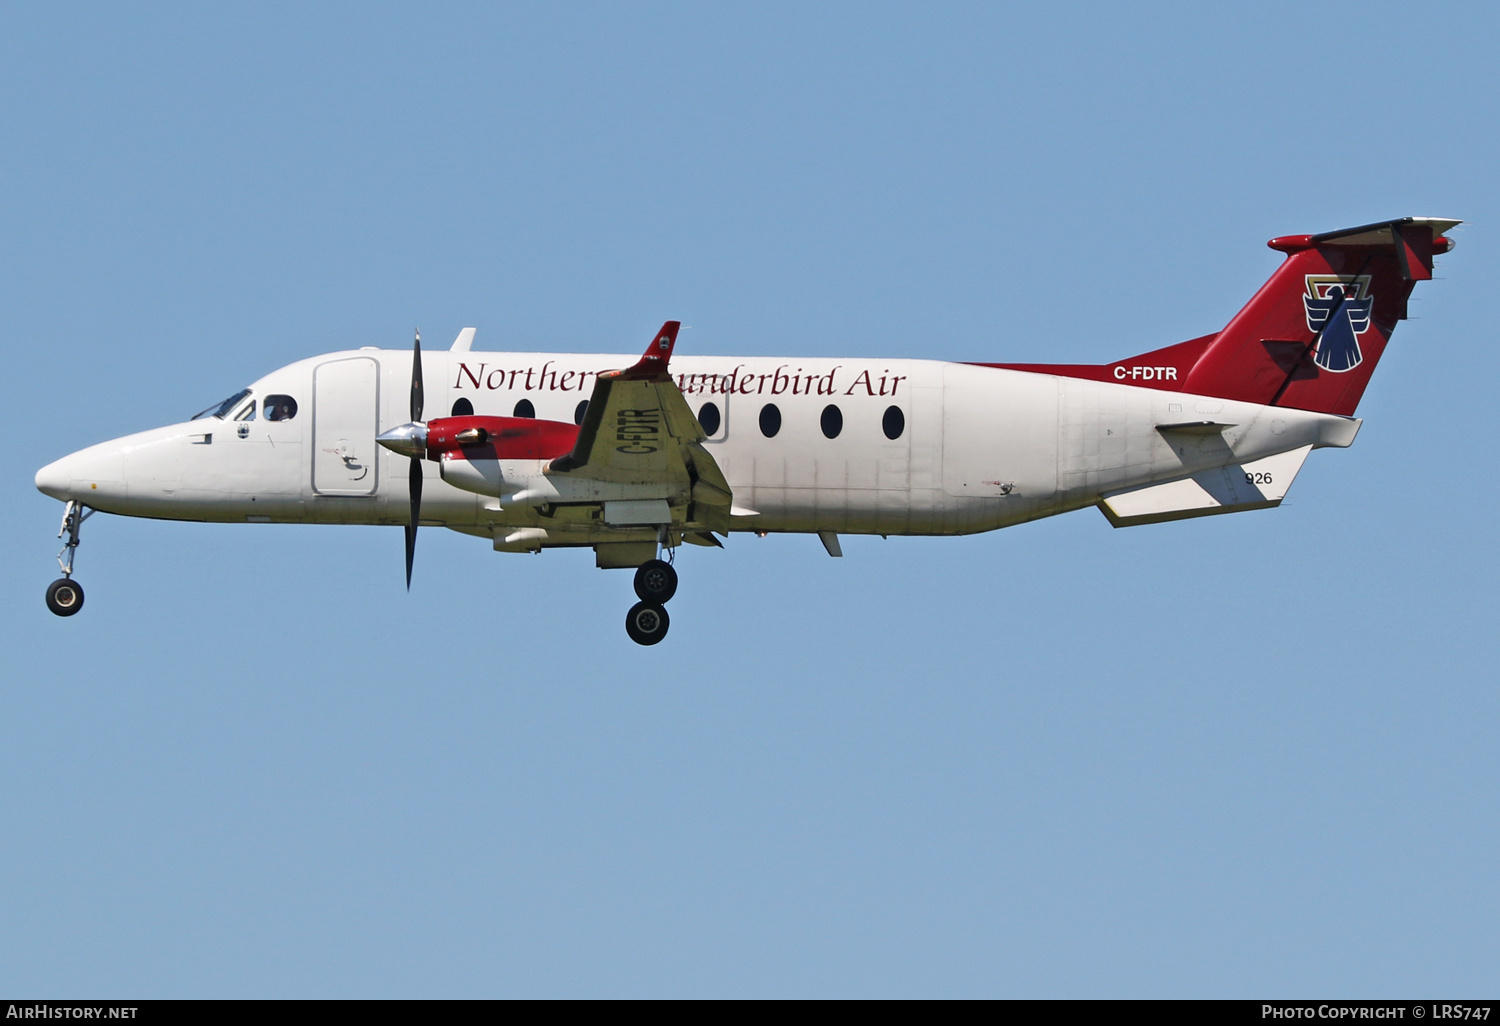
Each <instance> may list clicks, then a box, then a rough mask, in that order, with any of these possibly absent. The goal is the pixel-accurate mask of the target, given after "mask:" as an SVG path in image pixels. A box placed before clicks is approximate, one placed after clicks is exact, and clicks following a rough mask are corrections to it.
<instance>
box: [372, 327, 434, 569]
mask: <svg viewBox="0 0 1500 1026" xmlns="http://www.w3.org/2000/svg"><path fill="white" fill-rule="evenodd" d="M375 441H377V442H379V443H380V444H381V445H383V446H385V447H386V448H387V449H389V450H391V451H392V452H397V453H400V454H401V455H403V456H410V457H411V464H410V469H408V470H407V472H406V487H407V491H408V492H409V493H410V494H411V514H410V516H409V517H408V518H407V521H406V590H407V591H410V590H411V566H412V561H413V560H414V559H415V558H416V555H417V525H418V524H419V523H421V519H422V460H423V458H424V457H425V456H426V455H427V425H426V424H424V423H423V422H422V332H421V331H420V330H419V331H418V332H417V337H416V339H415V341H413V342H412V344H411V422H410V423H408V424H402V425H401V426H400V427H394V428H391V429H390V430H389V431H385V432H382V433H381V434H379V435H376V436H375Z"/></svg>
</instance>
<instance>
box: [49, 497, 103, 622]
mask: <svg viewBox="0 0 1500 1026" xmlns="http://www.w3.org/2000/svg"><path fill="white" fill-rule="evenodd" d="M93 515H94V511H93V510H91V509H88V508H86V507H84V506H83V505H82V504H80V503H77V502H70V503H68V505H67V506H66V507H65V508H64V509H63V519H62V529H61V530H59V531H58V532H57V536H58V537H59V538H64V537H66V538H67V541H65V542H63V547H62V550H61V551H60V552H58V554H57V566H58V568H59V569H60V570H62V577H61V578H59V579H58V580H55V581H53V582H52V583H51V584H49V585H47V608H48V609H50V610H52V612H53V613H55V614H57V615H58V616H72V615H73V614H74V613H76V612H78V611H79V610H80V609H82V608H83V586H82V585H80V584H79V583H78V582H77V581H75V580H73V554H74V553H76V552H77V551H78V532H79V529H80V528H81V527H82V526H83V522H84V521H85V520H87V519H88V518H89V517H91V516H93Z"/></svg>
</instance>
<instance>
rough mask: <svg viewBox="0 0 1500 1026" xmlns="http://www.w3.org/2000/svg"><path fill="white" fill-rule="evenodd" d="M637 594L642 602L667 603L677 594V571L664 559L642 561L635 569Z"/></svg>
mask: <svg viewBox="0 0 1500 1026" xmlns="http://www.w3.org/2000/svg"><path fill="white" fill-rule="evenodd" d="M635 594H636V597H637V598H639V599H640V600H641V601H642V602H654V603H656V604H657V605H665V604H666V602H667V600H668V599H670V598H671V597H672V596H673V595H675V594H677V571H676V570H673V569H672V564H671V563H668V562H666V561H665V560H662V559H653V560H650V561H648V562H645V563H642V564H641V565H640V566H639V567H637V568H636V571H635Z"/></svg>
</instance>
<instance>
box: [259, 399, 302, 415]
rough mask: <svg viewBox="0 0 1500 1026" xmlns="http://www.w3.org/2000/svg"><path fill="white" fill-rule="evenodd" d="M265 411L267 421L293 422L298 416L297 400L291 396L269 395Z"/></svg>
mask: <svg viewBox="0 0 1500 1026" xmlns="http://www.w3.org/2000/svg"><path fill="white" fill-rule="evenodd" d="M265 411H266V419H267V420H291V419H292V418H293V417H295V416H296V415H297V400H295V399H293V398H292V397H291V396H289V395H268V396H266V401H265Z"/></svg>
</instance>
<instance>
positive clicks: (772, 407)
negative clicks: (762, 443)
mask: <svg viewBox="0 0 1500 1026" xmlns="http://www.w3.org/2000/svg"><path fill="white" fill-rule="evenodd" d="M780 430H781V411H780V410H779V409H777V408H776V404H775V403H766V405H764V406H762V407H761V408H760V433H761V434H763V435H765V436H766V437H767V438H775V437H776V432H778V431H780Z"/></svg>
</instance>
